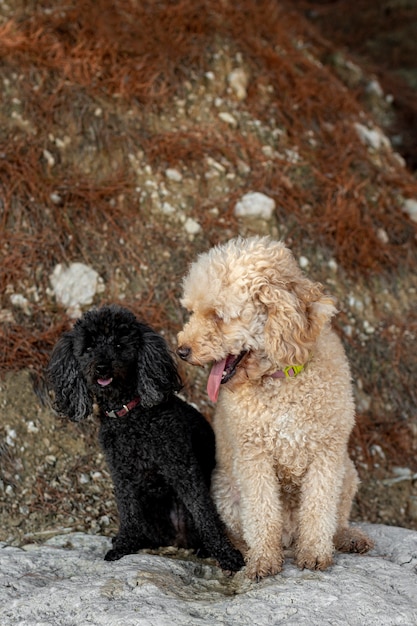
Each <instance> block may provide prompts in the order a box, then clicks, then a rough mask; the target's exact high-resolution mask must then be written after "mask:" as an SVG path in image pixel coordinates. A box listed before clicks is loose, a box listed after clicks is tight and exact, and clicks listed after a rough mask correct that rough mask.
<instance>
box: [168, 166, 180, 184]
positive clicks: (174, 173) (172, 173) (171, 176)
mask: <svg viewBox="0 0 417 626" xmlns="http://www.w3.org/2000/svg"><path fill="white" fill-rule="evenodd" d="M165 176H166V177H167V178H168V180H172V181H174V182H175V183H180V182H181V181H182V174H181V172H179V171H178V170H176V169H173V168H171V167H169V168H168V169H167V170H165Z"/></svg>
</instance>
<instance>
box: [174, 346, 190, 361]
mask: <svg viewBox="0 0 417 626" xmlns="http://www.w3.org/2000/svg"><path fill="white" fill-rule="evenodd" d="M177 354H178V356H179V357H180V358H181V359H184V361H186V360H187V358H188V357H189V356H190V354H191V348H190V347H189V346H180V347H179V348H178V350H177Z"/></svg>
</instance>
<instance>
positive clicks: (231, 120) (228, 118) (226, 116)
mask: <svg viewBox="0 0 417 626" xmlns="http://www.w3.org/2000/svg"><path fill="white" fill-rule="evenodd" d="M219 118H220V119H221V120H222V122H225V123H226V124H229V126H232V127H233V128H236V126H237V121H236V118H235V117H233V115H232V114H231V113H227V111H224V112H222V113H219Z"/></svg>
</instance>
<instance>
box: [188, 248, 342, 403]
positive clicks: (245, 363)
mask: <svg viewBox="0 0 417 626" xmlns="http://www.w3.org/2000/svg"><path fill="white" fill-rule="evenodd" d="M181 304H182V305H183V306H184V307H185V308H186V309H187V310H188V311H189V312H190V319H189V321H188V323H187V324H186V325H185V326H184V328H183V330H182V331H181V332H180V333H179V334H178V355H179V356H180V357H181V358H182V359H184V360H186V361H188V362H189V363H191V364H193V365H204V364H206V363H209V362H214V366H213V369H212V373H211V375H210V378H209V393H210V385H211V397H213V398H216V397H217V393H218V389H219V386H220V384H221V383H227V382H228V381H229V380H231V379H232V378H234V377H235V375H236V374H239V375H238V376H236V380H235V382H236V381H237V380H242V377H249V378H252V379H253V378H257V377H261V376H263V375H266V374H271V373H273V372H274V371H276V370H278V369H282V368H284V367H286V366H288V365H303V364H304V363H306V361H307V360H308V359H309V357H310V355H311V353H312V352H314V344H315V342H316V340H317V337H318V336H319V334H320V332H321V331H322V329H323V327H324V326H325V325H326V324H327V323H329V320H330V318H331V317H332V315H334V313H335V312H336V308H335V306H334V300H333V298H331V297H330V296H328V295H324V293H323V288H322V286H321V285H320V284H319V283H315V282H312V281H310V280H309V279H308V278H306V277H305V276H304V275H303V273H302V271H301V269H300V268H299V266H298V264H297V262H296V261H295V259H294V257H293V255H292V253H291V252H290V250H289V249H288V248H286V247H285V245H284V244H283V243H281V242H279V241H274V240H272V239H270V238H269V237H250V238H248V239H243V238H240V237H239V238H237V239H232V240H231V241H229V242H227V243H226V244H224V245H220V246H216V247H214V248H212V249H211V250H209V251H208V252H207V253H204V254H201V255H200V256H199V257H198V259H197V261H196V262H195V263H193V264H192V265H191V268H190V271H189V273H188V275H187V276H186V277H185V278H184V281H183V297H182V299H181Z"/></svg>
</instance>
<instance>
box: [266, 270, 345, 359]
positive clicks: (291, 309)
mask: <svg viewBox="0 0 417 626" xmlns="http://www.w3.org/2000/svg"><path fill="white" fill-rule="evenodd" d="M258 299H259V301H260V302H261V303H262V304H263V305H264V306H265V307H266V311H267V315H268V318H267V320H266V323H265V327H264V333H265V350H266V352H267V354H268V357H269V358H270V360H271V361H273V362H275V363H279V364H281V365H302V364H304V363H306V361H307V360H308V359H309V357H310V356H311V353H312V352H313V351H314V343H315V341H316V340H317V338H318V336H319V335H320V333H321V331H322V329H323V327H324V326H325V325H326V324H327V323H329V320H330V319H331V317H332V316H333V315H334V314H335V313H336V312H337V309H336V307H335V302H334V299H333V298H332V297H331V296H328V295H325V294H323V288H322V286H321V285H320V284H319V283H313V282H311V281H310V280H308V279H307V278H302V279H299V280H298V281H297V282H295V283H292V284H288V285H285V286H284V285H282V284H281V285H277V284H268V285H264V286H263V287H261V288H260V289H259V291H258Z"/></svg>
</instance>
